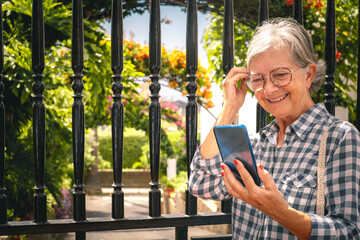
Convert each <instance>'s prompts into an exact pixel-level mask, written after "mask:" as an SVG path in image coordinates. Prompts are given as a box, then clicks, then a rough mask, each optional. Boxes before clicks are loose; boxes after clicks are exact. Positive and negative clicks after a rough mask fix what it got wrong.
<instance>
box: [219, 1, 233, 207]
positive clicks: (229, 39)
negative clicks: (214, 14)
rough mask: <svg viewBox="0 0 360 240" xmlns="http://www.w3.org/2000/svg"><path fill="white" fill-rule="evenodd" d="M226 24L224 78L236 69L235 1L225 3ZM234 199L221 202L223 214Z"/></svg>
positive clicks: (224, 26)
mask: <svg viewBox="0 0 360 240" xmlns="http://www.w3.org/2000/svg"><path fill="white" fill-rule="evenodd" d="M223 18H224V23H223V49H222V54H223V55H222V62H223V72H224V76H223V77H224V78H225V77H226V75H227V74H228V73H229V72H230V70H231V69H232V68H233V67H234V2H233V0H225V1H224V17H223ZM231 204H232V199H229V200H224V201H222V202H221V211H222V212H223V213H230V212H231Z"/></svg>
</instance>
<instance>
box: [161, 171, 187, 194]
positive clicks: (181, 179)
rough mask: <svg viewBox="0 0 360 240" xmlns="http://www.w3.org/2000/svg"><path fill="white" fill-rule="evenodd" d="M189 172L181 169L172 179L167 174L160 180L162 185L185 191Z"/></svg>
mask: <svg viewBox="0 0 360 240" xmlns="http://www.w3.org/2000/svg"><path fill="white" fill-rule="evenodd" d="M187 179H188V177H187V172H186V171H180V172H179V173H178V174H177V175H176V176H175V177H173V178H171V179H167V178H166V176H163V177H162V178H161V180H160V182H161V184H162V186H164V187H165V186H166V187H168V188H175V189H177V190H179V191H185V189H186V188H187V184H186V182H187Z"/></svg>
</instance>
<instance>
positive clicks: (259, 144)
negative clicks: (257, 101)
mask: <svg viewBox="0 0 360 240" xmlns="http://www.w3.org/2000/svg"><path fill="white" fill-rule="evenodd" d="M325 128H328V129H329V135H328V139H327V145H326V171H325V176H324V183H325V202H326V207H325V216H319V215H316V214H315V212H316V197H317V191H316V187H317V186H316V185H317V159H318V155H319V146H320V140H321V136H322V133H323V130H324V129H325ZM277 132H278V125H277V123H276V120H275V121H273V122H272V123H270V124H269V125H267V126H266V127H265V128H263V129H262V130H261V131H260V132H259V134H257V135H256V136H250V138H251V144H252V146H253V150H254V155H255V158H256V162H257V163H261V164H262V165H263V167H264V168H265V169H266V170H268V171H269V173H270V175H271V176H272V179H273V180H274V182H275V183H276V185H277V186H278V189H279V190H280V192H281V193H282V194H283V196H284V198H285V200H286V202H287V203H288V204H289V205H290V206H291V207H293V208H294V209H297V210H299V211H301V212H304V213H307V214H308V215H309V216H310V217H311V220H312V230H311V239H360V232H359V231H360V135H359V132H358V131H357V130H356V128H355V127H354V126H353V125H351V124H350V123H348V122H345V121H341V120H339V119H337V118H335V117H334V116H332V115H331V114H329V113H328V112H327V110H326V108H325V107H324V105H323V104H316V105H314V106H313V107H312V108H311V109H309V110H308V111H307V112H306V113H304V114H303V115H302V116H301V117H300V118H298V119H297V120H296V121H295V122H294V123H292V124H291V125H290V126H288V127H287V129H286V136H285V140H284V144H283V146H282V147H276V143H277V141H276V139H277V138H276V136H277ZM220 164H221V157H220V155H217V156H215V157H214V158H212V159H201V155H200V153H199V149H198V150H197V151H196V153H195V155H194V158H193V161H192V163H191V175H190V178H189V190H190V192H191V193H192V194H193V195H195V196H198V197H201V198H207V199H214V200H224V199H229V198H231V196H230V195H229V193H228V192H227V190H226V187H225V184H224V181H223V179H222V177H221V167H220ZM232 203H233V204H232V222H233V224H232V226H233V239H297V237H295V236H294V235H293V234H292V233H290V232H289V231H288V230H287V229H285V228H284V227H283V226H282V225H280V224H279V223H277V222H276V221H274V220H273V219H271V218H270V217H268V216H267V215H265V214H264V213H262V212H260V211H258V210H257V209H256V208H254V207H252V206H251V205H249V204H247V203H245V202H243V201H242V200H240V199H237V198H233V201H232Z"/></svg>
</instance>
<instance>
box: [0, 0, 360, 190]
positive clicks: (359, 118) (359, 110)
mask: <svg viewBox="0 0 360 240" xmlns="http://www.w3.org/2000/svg"><path fill="white" fill-rule="evenodd" d="M358 11H360V1H359V5H358ZM358 29H360V14H358ZM358 39H360V31H358ZM359 63H360V41H359V40H358V69H357V89H358V91H357V99H356V120H355V126H356V128H357V129H358V130H360V91H359V89H360V64H359ZM0 186H1V185H0Z"/></svg>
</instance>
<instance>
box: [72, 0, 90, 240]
mask: <svg viewBox="0 0 360 240" xmlns="http://www.w3.org/2000/svg"><path fill="white" fill-rule="evenodd" d="M72 4H73V5H72V6H73V10H72V11H73V12H72V14H73V15H72V22H73V25H72V51H71V57H72V69H73V71H74V75H72V80H73V83H72V88H73V90H74V96H73V98H74V102H73V106H72V131H73V132H72V138H73V158H74V173H75V184H74V191H73V218H74V220H75V221H82V220H85V218H86V215H85V191H84V187H85V185H84V176H83V174H84V143H85V141H84V140H85V138H84V136H85V128H84V124H85V116H84V103H83V101H82V99H83V97H84V96H83V95H82V90H83V89H84V83H83V81H82V78H83V74H82V71H83V68H84V26H83V12H82V11H83V9H82V0H73V2H72ZM77 235H79V236H80V235H81V234H77Z"/></svg>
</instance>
